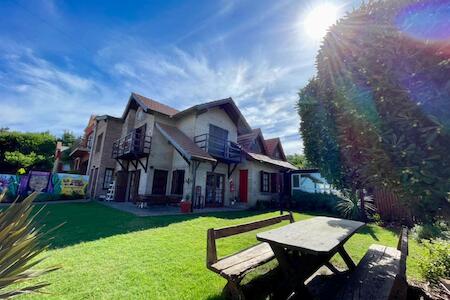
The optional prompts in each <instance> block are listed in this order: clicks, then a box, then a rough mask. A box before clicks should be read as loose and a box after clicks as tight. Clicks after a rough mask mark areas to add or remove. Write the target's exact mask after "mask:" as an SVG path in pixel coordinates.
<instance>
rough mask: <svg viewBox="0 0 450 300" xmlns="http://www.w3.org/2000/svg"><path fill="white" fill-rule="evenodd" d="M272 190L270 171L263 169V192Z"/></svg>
mask: <svg viewBox="0 0 450 300" xmlns="http://www.w3.org/2000/svg"><path fill="white" fill-rule="evenodd" d="M269 190H270V173H267V172H264V171H261V192H265V193H268V192H269Z"/></svg>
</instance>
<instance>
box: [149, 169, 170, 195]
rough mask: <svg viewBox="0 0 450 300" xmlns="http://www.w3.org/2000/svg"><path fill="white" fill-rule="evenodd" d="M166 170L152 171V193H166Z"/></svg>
mask: <svg viewBox="0 0 450 300" xmlns="http://www.w3.org/2000/svg"><path fill="white" fill-rule="evenodd" d="M168 173H169V172H167V171H166V170H157V169H155V172H154V173H153V186H152V194H153V195H165V194H166V185H167V174H168Z"/></svg>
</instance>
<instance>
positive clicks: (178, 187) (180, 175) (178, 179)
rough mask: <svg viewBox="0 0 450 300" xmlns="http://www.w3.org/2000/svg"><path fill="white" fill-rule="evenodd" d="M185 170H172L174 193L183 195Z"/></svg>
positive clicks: (172, 191) (172, 192)
mask: <svg viewBox="0 0 450 300" xmlns="http://www.w3.org/2000/svg"><path fill="white" fill-rule="evenodd" d="M183 185H184V170H175V171H173V172H172V190H171V194H172V195H183Z"/></svg>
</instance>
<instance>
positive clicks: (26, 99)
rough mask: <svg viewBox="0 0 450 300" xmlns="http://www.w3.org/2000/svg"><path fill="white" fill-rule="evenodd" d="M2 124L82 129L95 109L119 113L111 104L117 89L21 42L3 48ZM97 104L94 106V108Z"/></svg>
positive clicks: (21, 127) (0, 55)
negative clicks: (61, 63)
mask: <svg viewBox="0 0 450 300" xmlns="http://www.w3.org/2000/svg"><path fill="white" fill-rule="evenodd" d="M0 63H1V64H2V68H3V74H2V80H1V83H0V97H1V99H2V102H1V118H0V119H1V123H2V124H1V126H9V127H12V128H14V129H19V130H32V131H47V130H50V131H51V132H54V133H56V134H60V133H61V132H62V131H63V130H64V129H69V130H74V131H75V132H78V133H81V131H82V129H83V126H85V122H86V120H87V117H88V116H89V115H90V114H91V113H93V112H94V110H96V111H98V112H103V113H106V112H110V113H117V112H118V110H116V109H115V108H114V107H111V105H110V104H111V103H108V102H110V101H111V100H110V99H111V98H109V99H108V97H112V96H113V95H114V91H113V90H110V89H109V88H107V87H106V86H105V85H103V84H102V83H99V82H98V81H97V80H95V79H93V78H85V77H82V76H80V75H77V74H74V73H72V72H68V71H66V70H64V69H62V68H61V67H57V66H55V65H53V64H51V63H50V62H48V61H47V60H45V59H43V58H40V57H38V56H37V55H36V54H35V53H34V52H33V51H32V50H30V49H27V48H22V47H20V46H17V45H16V46H15V47H11V44H10V47H8V49H4V48H1V49H0ZM93 103H95V106H93ZM93 107H95V109H93Z"/></svg>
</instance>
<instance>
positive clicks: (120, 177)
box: [114, 171, 128, 202]
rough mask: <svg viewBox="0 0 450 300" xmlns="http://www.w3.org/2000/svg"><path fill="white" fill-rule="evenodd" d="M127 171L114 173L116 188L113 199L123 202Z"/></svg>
mask: <svg viewBox="0 0 450 300" xmlns="http://www.w3.org/2000/svg"><path fill="white" fill-rule="evenodd" d="M127 183H128V172H125V171H118V172H117V174H116V190H115V192H114V200H115V201H119V202H124V201H125V197H126V194H127Z"/></svg>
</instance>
